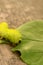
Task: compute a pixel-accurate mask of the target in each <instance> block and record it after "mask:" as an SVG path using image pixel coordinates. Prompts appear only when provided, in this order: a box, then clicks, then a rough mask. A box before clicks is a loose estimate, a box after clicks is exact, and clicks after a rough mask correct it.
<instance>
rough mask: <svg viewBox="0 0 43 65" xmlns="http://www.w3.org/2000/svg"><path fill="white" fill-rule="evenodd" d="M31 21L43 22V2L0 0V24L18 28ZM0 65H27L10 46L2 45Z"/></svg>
mask: <svg viewBox="0 0 43 65" xmlns="http://www.w3.org/2000/svg"><path fill="white" fill-rule="evenodd" d="M31 20H43V0H0V22H2V21H6V22H8V24H9V25H10V27H13V28H16V27H17V26H20V25H22V24H23V23H25V22H28V21H31ZM0 65H26V64H25V63H24V62H23V61H22V60H21V59H20V57H18V55H16V53H15V54H13V53H12V52H11V50H10V46H9V45H5V44H3V45H0Z"/></svg>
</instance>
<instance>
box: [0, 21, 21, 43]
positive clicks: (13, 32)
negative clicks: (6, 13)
mask: <svg viewBox="0 0 43 65" xmlns="http://www.w3.org/2000/svg"><path fill="white" fill-rule="evenodd" d="M21 37H22V35H21V33H20V32H19V31H18V30H17V29H10V28H8V24H7V23H6V22H2V23H0V40H2V39H3V38H5V39H6V40H9V41H10V42H12V43H13V44H15V43H18V42H19V40H21Z"/></svg>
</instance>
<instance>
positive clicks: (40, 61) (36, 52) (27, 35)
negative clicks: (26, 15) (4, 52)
mask: <svg viewBox="0 0 43 65" xmlns="http://www.w3.org/2000/svg"><path fill="white" fill-rule="evenodd" d="M18 30H19V31H20V32H21V34H22V42H21V44H18V45H17V46H16V47H15V48H13V49H12V51H13V52H15V51H20V53H21V56H20V57H21V59H22V60H23V61H24V62H26V63H27V64H28V65H43V21H32V22H28V23H26V24H24V25H22V26H20V27H19V28H18Z"/></svg>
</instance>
